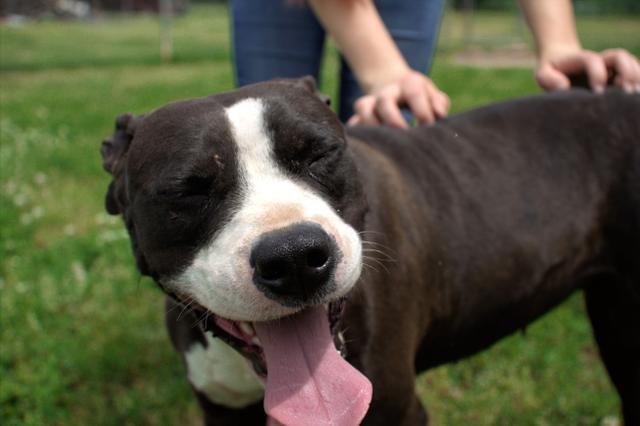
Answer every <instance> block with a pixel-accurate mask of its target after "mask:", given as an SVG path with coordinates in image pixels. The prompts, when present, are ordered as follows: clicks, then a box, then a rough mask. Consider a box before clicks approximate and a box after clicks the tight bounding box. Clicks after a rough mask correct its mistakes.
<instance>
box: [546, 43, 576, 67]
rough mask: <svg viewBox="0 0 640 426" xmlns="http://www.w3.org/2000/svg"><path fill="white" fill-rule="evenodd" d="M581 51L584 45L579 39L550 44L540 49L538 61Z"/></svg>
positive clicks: (550, 59)
mask: <svg viewBox="0 0 640 426" xmlns="http://www.w3.org/2000/svg"><path fill="white" fill-rule="evenodd" d="M580 51H582V46H581V45H580V43H579V42H578V41H577V40H575V41H567V42H564V43H553V44H549V45H547V46H542V47H540V48H539V49H538V52H537V58H538V63H544V62H549V61H552V60H554V59H557V58H561V57H566V56H568V55H571V54H576V53H579V52H580Z"/></svg>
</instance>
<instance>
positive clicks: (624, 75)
mask: <svg viewBox="0 0 640 426" xmlns="http://www.w3.org/2000/svg"><path fill="white" fill-rule="evenodd" d="M576 74H585V75H586V76H587V79H588V81H589V86H590V87H591V89H593V90H594V91H595V92H602V91H603V90H604V88H605V86H606V85H607V81H608V79H609V77H610V76H614V78H613V84H614V85H616V86H618V87H620V88H622V89H624V90H625V91H626V92H628V93H633V92H640V62H639V61H638V59H637V58H636V57H635V56H633V55H632V54H631V53H629V52H628V51H626V50H625V49H608V50H605V51H602V52H600V53H598V52H593V51H591V50H586V49H580V48H576V49H570V50H559V51H555V52H549V53H546V54H543V55H541V57H540V59H539V61H538V66H537V67H536V72H535V77H536V81H537V82H538V84H539V85H540V87H542V88H543V89H544V90H546V91H553V90H566V89H569V87H571V82H570V80H569V77H570V76H572V75H576Z"/></svg>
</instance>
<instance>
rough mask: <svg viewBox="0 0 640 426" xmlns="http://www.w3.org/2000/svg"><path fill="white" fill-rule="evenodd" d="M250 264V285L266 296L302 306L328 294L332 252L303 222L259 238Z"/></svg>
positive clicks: (327, 240) (324, 237)
mask: <svg viewBox="0 0 640 426" xmlns="http://www.w3.org/2000/svg"><path fill="white" fill-rule="evenodd" d="M250 262H251V266H252V267H253V268H254V273H253V281H254V283H255V284H256V286H257V287H258V288H259V289H260V290H261V291H263V292H264V293H265V294H266V295H267V296H269V297H272V298H276V299H278V300H279V301H281V302H284V303H285V304H286V302H293V303H296V302H300V301H303V302H305V301H309V300H310V299H312V298H313V297H317V296H318V295H319V294H321V293H322V292H323V291H322V290H323V289H324V290H328V289H327V288H326V287H328V286H329V285H330V284H331V278H332V276H333V271H334V268H335V264H336V248H335V243H334V241H333V239H332V238H331V237H330V236H329V235H328V234H327V233H326V232H325V231H324V230H323V229H322V227H320V226H319V225H316V224H313V223H306V222H305V223H301V224H297V225H293V226H290V227H287V228H284V229H279V230H277V231H272V232H269V233H267V234H264V235H262V236H261V237H260V239H259V240H258V242H257V244H255V245H254V246H253V249H252V250H251V258H250Z"/></svg>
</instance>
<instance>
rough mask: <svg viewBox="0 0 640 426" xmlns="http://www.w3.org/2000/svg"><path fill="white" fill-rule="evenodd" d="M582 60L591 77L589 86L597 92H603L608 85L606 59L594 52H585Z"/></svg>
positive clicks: (588, 75)
mask: <svg viewBox="0 0 640 426" xmlns="http://www.w3.org/2000/svg"><path fill="white" fill-rule="evenodd" d="M580 60H581V61H582V64H583V66H584V70H585V72H586V73H587V78H588V79H589V86H591V88H592V89H593V91H594V92H596V93H602V92H603V91H604V88H605V86H606V85H607V67H606V65H605V63H604V59H603V58H602V57H601V56H600V55H598V54H597V53H593V52H583V53H582V54H581V55H580Z"/></svg>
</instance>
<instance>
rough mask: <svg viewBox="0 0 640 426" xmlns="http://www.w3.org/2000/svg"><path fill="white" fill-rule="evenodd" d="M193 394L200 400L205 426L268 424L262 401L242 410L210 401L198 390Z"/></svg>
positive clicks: (260, 425)
mask: <svg viewBox="0 0 640 426" xmlns="http://www.w3.org/2000/svg"><path fill="white" fill-rule="evenodd" d="M193 393H194V394H195V395H196V397H197V398H198V403H199V404H200V407H201V408H202V411H203V412H204V424H205V425H206V426H239V425H247V426H251V425H259V426H263V425H265V424H266V423H267V417H266V415H265V413H264V407H263V406H262V401H259V402H256V403H255V404H252V405H249V406H247V407H244V408H242V409H233V408H227V407H223V406H222V405H218V404H215V403H213V402H211V401H209V399H208V398H207V397H206V395H204V394H203V393H201V392H198V391H197V390H196V389H193Z"/></svg>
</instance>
